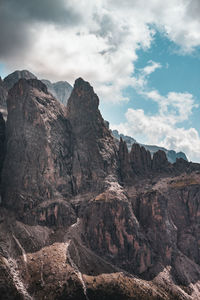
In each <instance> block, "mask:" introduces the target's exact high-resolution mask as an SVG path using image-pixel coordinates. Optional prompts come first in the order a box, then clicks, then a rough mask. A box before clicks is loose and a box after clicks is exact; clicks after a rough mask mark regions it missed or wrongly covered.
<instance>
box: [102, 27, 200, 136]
mask: <svg viewBox="0 0 200 300" xmlns="http://www.w3.org/2000/svg"><path fill="white" fill-rule="evenodd" d="M137 55H138V60H137V61H136V63H135V74H137V73H138V72H139V71H140V70H141V69H143V68H144V67H145V66H146V65H148V62H149V61H151V60H152V61H155V62H158V63H160V64H161V65H162V67H161V68H159V69H157V70H156V71H155V72H153V73H152V74H150V76H149V78H148V86H149V88H156V89H157V90H159V92H160V93H161V94H163V95H166V94H167V93H168V92H170V91H174V92H188V93H191V94H193V95H194V98H195V103H196V104H197V105H198V104H200V51H199V49H198V48H197V49H195V51H194V52H193V53H189V54H182V53H180V52H179V49H178V47H177V45H176V44H175V43H174V42H172V41H170V40H169V39H168V38H167V37H166V35H164V34H162V33H160V32H156V35H155V37H154V40H153V42H152V45H151V47H150V48H149V49H146V50H143V49H140V50H139V51H137ZM135 74H134V75H135ZM134 75H133V76H134ZM123 93H124V95H126V96H127V97H128V98H129V101H128V102H126V103H119V104H118V105H116V104H115V105H113V103H105V102H102V103H101V106H100V108H101V111H102V114H103V116H104V117H105V119H108V120H110V122H111V123H113V124H118V123H119V122H125V120H126V118H125V113H126V111H127V109H128V108H134V109H140V108H141V109H143V110H144V111H145V113H146V114H151V115H153V114H155V113H156V112H157V111H158V105H157V103H155V102H154V101H151V100H149V99H146V97H144V96H141V95H139V94H138V93H137V91H136V90H135V89H134V88H133V87H128V88H126V89H124V90H123ZM183 105H184V101H183ZM199 113H200V111H199V108H194V109H193V113H192V115H191V116H190V118H189V119H188V120H186V121H184V122H182V123H181V125H183V126H184V127H185V128H189V127H191V126H193V127H195V128H196V129H198V132H200V122H199Z"/></svg>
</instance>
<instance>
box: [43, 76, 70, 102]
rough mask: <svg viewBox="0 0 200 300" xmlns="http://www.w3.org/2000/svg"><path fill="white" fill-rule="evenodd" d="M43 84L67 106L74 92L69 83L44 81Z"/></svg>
mask: <svg viewBox="0 0 200 300" xmlns="http://www.w3.org/2000/svg"><path fill="white" fill-rule="evenodd" d="M42 82H43V83H44V84H45V85H46V86H47V88H48V91H49V92H50V93H52V94H53V95H54V97H56V99H58V100H59V101H60V102H61V103H62V104H64V105H67V101H68V99H69V97H70V95H71V92H72V89H73V88H72V86H71V85H70V84H69V83H68V82H67V81H58V82H55V83H51V81H49V80H46V79H43V80H42Z"/></svg>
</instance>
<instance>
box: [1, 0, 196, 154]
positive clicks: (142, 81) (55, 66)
mask: <svg viewBox="0 0 200 300" xmlns="http://www.w3.org/2000/svg"><path fill="white" fill-rule="evenodd" d="M10 1H11V0H9V2H10ZM11 2H12V3H15V5H17V4H16V3H19V4H18V5H20V3H25V2H24V1H22V0H21V1H18V2H15V1H14V2H13V1H11ZM64 2H65V3H66V11H67V15H66V20H65V16H63V14H62V19H61V20H59V15H60V13H56V11H55V14H54V13H53V12H51V13H48V7H46V6H45V9H43V10H42V11H43V13H45V16H43V15H42V12H41V13H40V15H39V18H36V19H34V18H35V15H34V14H33V16H32V18H31V20H30V22H29V21H27V20H25V19H24V20H23V22H22V21H20V23H19V19H20V18H21V17H22V15H23V11H24V10H22V11H21V9H20V7H19V9H17V10H16V15H17V16H18V18H15V19H14V20H15V21H18V23H19V24H20V30H17V31H14V32H15V33H16V32H17V37H18V40H20V41H26V39H25V37H24V36H22V37H21V39H19V35H20V32H22V35H23V34H26V37H27V36H28V39H27V45H26V47H25V45H24V43H25V42H24V43H22V46H23V47H24V50H23V48H22V49H21V48H20V47H19V49H16V50H15V47H10V43H8V45H9V51H8V53H7V55H5V51H4V56H3V57H4V59H5V60H4V63H5V64H6V66H7V68H8V69H9V71H13V70H14V69H22V68H27V69H29V70H30V71H32V72H33V73H35V74H36V75H37V76H38V77H40V78H49V79H52V80H67V81H69V82H70V83H73V82H74V80H75V79H76V78H77V77H80V76H81V77H83V78H84V79H85V80H88V81H90V82H91V84H92V85H93V86H94V88H95V91H96V92H97V94H98V95H99V96H100V99H102V100H103V101H111V102H115V103H116V102H120V101H121V102H122V101H128V98H126V97H124V96H123V93H122V92H123V89H125V88H127V87H128V86H132V87H134V88H135V89H136V91H137V92H138V93H140V94H141V95H142V96H143V97H145V98H147V99H150V100H153V101H154V102H156V103H157V105H158V113H157V115H155V116H146V115H145V114H144V111H142V110H134V109H129V110H128V112H127V115H126V117H127V123H125V124H120V125H119V128H121V131H122V132H124V133H128V134H132V135H134V136H137V135H139V134H144V132H145V134H146V138H147V140H148V141H149V142H150V143H153V142H155V143H159V144H163V145H166V146H168V147H169V148H170V147H173V148H174V149H176V150H179V149H180V150H181V149H182V150H184V149H186V150H185V151H186V153H187V154H188V155H189V156H190V157H191V158H193V157H194V158H195V157H196V156H197V152H199V136H198V133H197V132H196V130H195V129H193V128H191V129H188V130H185V129H184V128H178V129H176V127H177V126H180V122H183V121H185V120H188V118H189V117H190V116H191V113H192V109H193V108H194V107H195V101H194V98H193V96H192V95H191V94H189V93H175V92H170V93H168V94H167V95H161V94H160V93H159V91H157V90H155V89H153V90H152V89H149V88H148V76H150V74H151V73H152V72H154V71H155V70H156V69H158V68H161V67H162V66H161V65H160V64H159V63H157V62H153V61H149V64H148V65H147V66H146V67H145V68H144V69H143V70H141V72H140V74H139V76H136V74H135V69H134V64H135V61H136V60H137V50H138V49H140V48H144V49H148V48H150V47H151V43H152V41H153V38H154V34H155V31H156V30H159V31H160V32H162V34H164V35H166V37H168V38H169V39H170V40H171V41H173V42H174V43H176V44H177V45H178V46H179V47H180V52H181V53H182V54H185V53H191V52H192V51H193V50H194V48H195V47H197V46H200V20H199V15H200V4H199V3H200V2H199V0H168V1H162V0H149V1H146V0H134V1H132V0H124V1H123V3H122V1H121V0H120V1H119V0H97V1H93V0H73V1H68V0H63V1H61V2H59V3H60V4H61V3H64ZM52 5H53V6H52ZM54 5H55V4H54V2H52V1H51V7H55V6H54ZM10 7H12V5H11V6H10ZM24 7H25V4H24ZM59 7H60V8H59V10H58V11H60V10H62V6H59ZM33 8H34V4H33ZM6 9H8V8H6ZM33 11H34V10H33ZM63 11H64V10H63ZM36 12H37V9H36ZM29 14H31V10H30V7H29ZM11 16H13V18H14V16H15V11H14V12H12V14H11ZM19 17H20V18H19ZM52 18H53V19H52ZM67 18H69V20H68V19H67ZM77 18H78V19H77ZM7 19H8V18H6V20H7ZM10 19H11V18H10ZM43 19H44V20H43ZM51 19H52V20H51ZM70 20H71V21H70ZM23 26H25V30H21V29H22V28H23ZM6 28H7V27H6V26H1V31H2V30H4V29H6ZM16 28H18V27H16ZM11 29H12V28H11ZM11 31H12V30H11ZM11 31H9V32H11ZM4 33H5V34H4V35H2V36H5V37H7V36H8V35H7V34H6V32H4ZM13 41H14V38H13ZM18 44H19V43H18ZM18 46H19V45H18ZM1 48H2V49H3V43H2V44H1V46H0V50H1ZM0 53H1V51H0ZM133 119H134V120H133ZM136 120H137V121H136ZM192 137H194V138H195V141H196V144H195V146H194V143H192ZM184 143H185V144H184ZM191 144H193V146H192V147H191V146H190V145H191ZM181 147H182V148H181ZM195 147H196V148H195ZM192 148H193V150H192Z"/></svg>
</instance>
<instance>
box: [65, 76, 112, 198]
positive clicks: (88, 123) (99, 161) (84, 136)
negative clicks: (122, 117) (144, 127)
mask: <svg viewBox="0 0 200 300" xmlns="http://www.w3.org/2000/svg"><path fill="white" fill-rule="evenodd" d="M98 106H99V98H98V96H97V95H96V94H95V93H94V91H93V88H92V87H91V86H90V84H89V83H88V82H85V81H84V80H83V79H81V78H79V79H77V80H76V81H75V84H74V89H73V91H72V94H71V96H70V98H69V100H68V106H67V118H68V120H69V121H70V124H71V126H72V133H73V135H74V137H75V140H74V156H73V170H72V172H73V175H74V178H75V182H76V190H77V192H81V191H86V190H87V191H88V190H89V191H92V190H96V191H97V192H98V191H99V192H100V191H101V189H102V188H103V187H104V180H105V178H106V177H108V178H109V175H112V176H114V177H115V180H117V178H116V177H117V149H116V146H115V143H114V140H113V137H112V136H111V134H110V131H109V129H108V128H107V126H106V125H105V122H104V120H103V118H102V116H101V114H100V111H99V109H98ZM94 183H95V185H94Z"/></svg>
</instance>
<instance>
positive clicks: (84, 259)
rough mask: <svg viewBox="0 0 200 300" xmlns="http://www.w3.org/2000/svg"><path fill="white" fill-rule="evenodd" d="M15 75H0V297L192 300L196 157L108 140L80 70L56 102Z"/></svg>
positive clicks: (198, 218)
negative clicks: (65, 97) (170, 156)
mask: <svg viewBox="0 0 200 300" xmlns="http://www.w3.org/2000/svg"><path fill="white" fill-rule="evenodd" d="M17 72H19V71H17ZM25 72H28V71H25ZM24 74H25V76H21V77H19V78H18V80H16V81H15V83H13V85H12V84H11V85H10V81H9V80H8V79H9V76H8V77H7V78H5V79H4V80H3V81H2V80H1V81H0V95H1V99H0V103H1V106H2V112H3V113H4V115H3V114H2V113H1V114H0V175H1V176H0V179H1V182H0V184H1V198H0V298H1V299H29V300H30V299H35V300H37V299H38V300H40V299H48V300H51V299H52V300H53V299H59V300H61V299H72V300H79V299H87V300H88V299H89V300H94V299H95V300H98V299H106V300H112V299H113V300H115V299H119V300H125V299H133V300H134V299H135V300H136V299H138V300H139V299H141V300H146V299H147V300H148V299H157V300H158V299H163V300H164V299H181V300H189V299H190V300H191V299H194V300H197V299H199V298H200V265H199V264H200V247H199V245H200V164H197V163H192V162H188V161H187V160H184V159H183V158H177V159H176V162H175V163H170V162H169V161H168V159H167V156H166V152H165V151H162V150H158V151H157V152H155V153H153V154H152V153H150V151H149V150H147V149H146V148H145V147H144V146H142V145H140V144H138V143H135V142H134V143H133V144H132V146H131V149H130V151H129V150H128V146H127V143H126V141H125V140H124V139H123V138H122V137H121V138H120V140H119V142H118V143H116V139H115V138H114V136H113V134H112V132H111V130H110V129H109V127H108V123H107V122H106V121H105V120H104V119H103V118H102V116H101V113H100V111H99V108H98V107H99V98H98V96H97V95H96V93H95V92H94V90H93V88H92V86H91V85H90V84H89V83H88V82H86V81H84V80H83V79H82V78H78V79H77V80H76V81H75V83H74V87H73V89H72V91H71V92H70V97H69V99H68V100H67V104H66V105H63V104H62V103H61V102H60V101H58V100H57V98H56V97H55V96H54V95H53V92H52V91H51V92H50V91H49V90H48V87H47V85H45V84H44V81H40V80H38V79H36V78H35V77H33V76H34V75H33V76H32V74H31V73H30V76H29V72H28V73H24ZM53 86H54V87H55V85H53ZM5 116H7V117H6V120H5Z"/></svg>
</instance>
